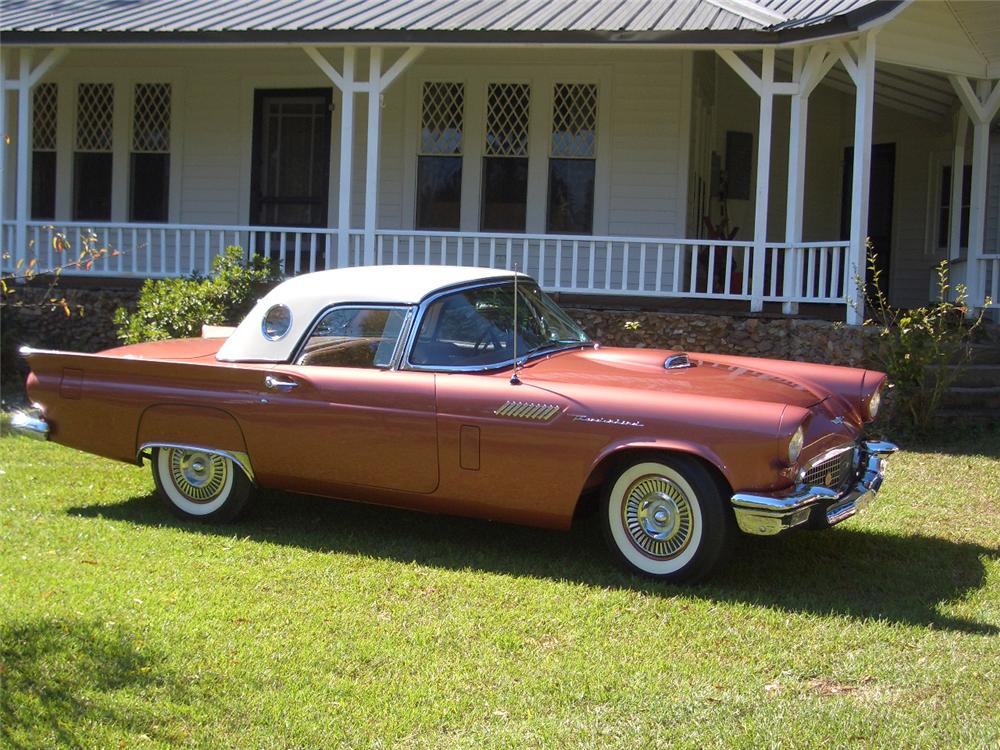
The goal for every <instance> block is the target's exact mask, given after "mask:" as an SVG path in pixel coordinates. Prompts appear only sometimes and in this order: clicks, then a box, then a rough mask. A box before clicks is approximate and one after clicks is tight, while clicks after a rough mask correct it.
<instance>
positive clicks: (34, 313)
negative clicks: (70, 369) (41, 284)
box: [0, 287, 139, 407]
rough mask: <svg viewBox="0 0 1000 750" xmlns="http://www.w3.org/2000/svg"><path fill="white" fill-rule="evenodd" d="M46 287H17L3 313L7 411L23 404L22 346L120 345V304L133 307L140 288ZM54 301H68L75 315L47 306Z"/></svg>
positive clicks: (1, 374) (0, 393)
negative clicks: (116, 316)
mask: <svg viewBox="0 0 1000 750" xmlns="http://www.w3.org/2000/svg"><path fill="white" fill-rule="evenodd" d="M45 292H46V290H45V289H35V288H31V287H27V288H23V287H22V288H18V289H17V291H16V293H15V295H13V297H12V301H14V302H19V303H21V305H20V306H18V305H4V307H3V308H2V310H0V398H2V400H3V404H4V406H5V407H9V406H12V405H19V404H21V403H22V402H23V400H24V379H25V378H26V377H27V375H28V371H27V368H26V367H25V364H24V360H23V359H21V357H20V356H18V354H17V350H18V349H19V348H20V347H21V346H31V347H34V348H36V349H66V350H68V351H76V352H98V351H101V350H102V349H110V348H111V347H114V346H118V345H119V342H118V339H117V338H116V337H115V330H116V329H115V325H114V314H115V310H116V309H117V308H118V307H120V306H123V305H124V306H126V307H129V308H133V309H134V308H135V304H136V300H137V299H138V296H139V290H138V289H137V288H129V289H109V288H101V289H67V288H61V287H60V288H57V289H56V290H55V292H54V293H50V294H46V293H45ZM50 297H56V298H62V297H65V298H66V302H67V304H68V305H69V307H70V312H71V314H70V315H69V316H68V317H67V315H66V313H65V311H64V310H63V309H62V308H61V307H59V306H56V305H52V304H47V299H48V298H50Z"/></svg>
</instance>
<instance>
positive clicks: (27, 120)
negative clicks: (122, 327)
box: [0, 47, 68, 264]
mask: <svg viewBox="0 0 1000 750" xmlns="http://www.w3.org/2000/svg"><path fill="white" fill-rule="evenodd" d="M67 52H68V50H67V49H66V48H64V47H58V48H56V49H54V50H52V51H51V52H49V54H47V55H46V56H45V57H44V58H43V59H42V61H41V62H40V63H39V64H38V65H37V66H35V67H34V68H32V67H31V61H32V58H33V57H34V53H33V51H32V50H31V49H22V50H21V51H20V54H19V65H18V78H17V81H8V80H7V72H6V69H5V66H4V65H3V61H2V57H3V55H2V54H0V86H2V89H0V91H2V96H0V99H3V102H2V103H0V130H6V119H5V118H6V116H7V111H6V109H7V107H6V104H7V101H6V100H7V91H8V90H12V91H16V92H17V132H16V133H15V137H14V139H13V140H14V145H15V147H16V151H17V157H16V158H17V173H16V174H15V175H14V222H15V229H14V247H13V248H2V249H3V251H5V252H6V251H12V259H13V261H14V263H15V264H16V263H17V261H18V260H24V261H25V262H26V261H27V251H28V218H29V216H28V211H29V208H28V201H29V197H30V189H31V174H30V162H31V159H30V157H31V90H32V88H33V87H34V86H35V84H36V83H38V82H39V81H40V80H41V79H42V76H44V75H45V74H46V73H48V72H49V71H50V70H51V69H52V68H53V67H55V65H56V64H57V63H58V62H59V61H60V60H62V59H63V58H64V57H65V56H66V54H67ZM0 135H6V133H3V134H0ZM6 168H7V156H6V143H4V144H3V145H2V146H0V213H2V212H3V210H4V209H5V208H6V205H5V204H6V196H5V193H6V190H5V188H6V185H7V179H6V177H7V175H6Z"/></svg>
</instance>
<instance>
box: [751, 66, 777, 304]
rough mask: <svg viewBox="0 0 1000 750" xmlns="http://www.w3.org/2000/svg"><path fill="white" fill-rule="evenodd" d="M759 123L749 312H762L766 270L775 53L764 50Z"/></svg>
mask: <svg viewBox="0 0 1000 750" xmlns="http://www.w3.org/2000/svg"><path fill="white" fill-rule="evenodd" d="M760 79H761V90H760V119H759V121H758V127H757V190H756V194H755V198H754V218H753V277H752V282H753V287H752V288H751V290H750V312H760V311H761V310H763V309H764V271H765V268H766V267H767V247H766V245H767V209H768V199H769V198H770V193H771V191H770V189H769V188H770V181H771V136H772V128H771V121H772V119H773V115H774V49H771V48H769V49H765V50H764V55H763V62H762V64H761V71H760Z"/></svg>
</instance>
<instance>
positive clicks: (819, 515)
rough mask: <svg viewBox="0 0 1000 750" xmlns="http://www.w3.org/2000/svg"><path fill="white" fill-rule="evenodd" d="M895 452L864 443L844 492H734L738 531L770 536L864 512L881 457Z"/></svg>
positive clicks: (876, 485) (880, 472)
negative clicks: (808, 522)
mask: <svg viewBox="0 0 1000 750" xmlns="http://www.w3.org/2000/svg"><path fill="white" fill-rule="evenodd" d="M897 450H898V448H897V447H896V446H895V445H893V444H892V443H885V442H879V441H868V442H865V443H861V444H860V445H859V446H858V447H857V448H855V453H856V458H855V461H854V471H853V472H852V474H851V480H850V481H849V483H848V484H847V486H846V487H845V488H844V489H841V490H834V489H831V488H829V487H823V486H809V485H805V484H801V485H799V486H797V487H794V488H792V489H790V490H786V491H784V492H778V493H773V494H756V493H752V492H738V493H736V494H735V495H733V497H732V500H731V502H732V504H733V511H734V512H735V513H736V523H737V524H739V527H740V530H741V531H743V532H744V533H747V534H755V535H759V536H771V535H773V534H779V533H781V532H782V531H785V530H786V529H790V528H793V527H795V526H801V525H802V524H804V523H806V522H807V521H809V520H810V519H815V522H816V525H818V526H833V525H834V524H838V523H840V522H841V521H843V520H845V519H848V518H850V517H851V516H853V515H854V514H855V513H857V512H858V511H859V510H862V509H864V508H865V507H867V506H868V504H869V503H870V502H871V501H872V500H873V499H874V498H875V495H876V493H878V491H879V489H880V488H881V487H882V479H883V478H884V476H885V457H886V456H888V455H891V454H893V453H895V452H896V451H897Z"/></svg>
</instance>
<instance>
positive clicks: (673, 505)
mask: <svg viewBox="0 0 1000 750" xmlns="http://www.w3.org/2000/svg"><path fill="white" fill-rule="evenodd" d="M693 516H694V513H693V511H692V509H691V501H690V500H689V499H688V497H687V495H685V494H684V492H683V490H681V488H680V487H678V486H677V485H676V484H674V483H673V482H671V481H670V480H669V479H667V478H666V477H664V476H659V475H649V476H645V477H641V478H640V479H639V480H638V481H636V482H635V483H634V484H633V485H632V486H631V487H629V489H628V491H627V492H626V494H625V502H624V504H623V506H622V522H623V523H624V524H625V527H626V528H627V529H628V532H629V536H630V537H631V539H632V543H633V544H635V545H636V546H637V547H638V548H639V549H640V550H642V551H643V552H645V553H646V554H647V555H649V556H650V557H655V558H658V559H661V560H667V559H670V558H671V557H674V556H675V555H677V554H679V553H680V552H682V551H683V550H684V549H685V548H686V547H687V545H688V543H689V542H690V541H691V535H692V529H693Z"/></svg>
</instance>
